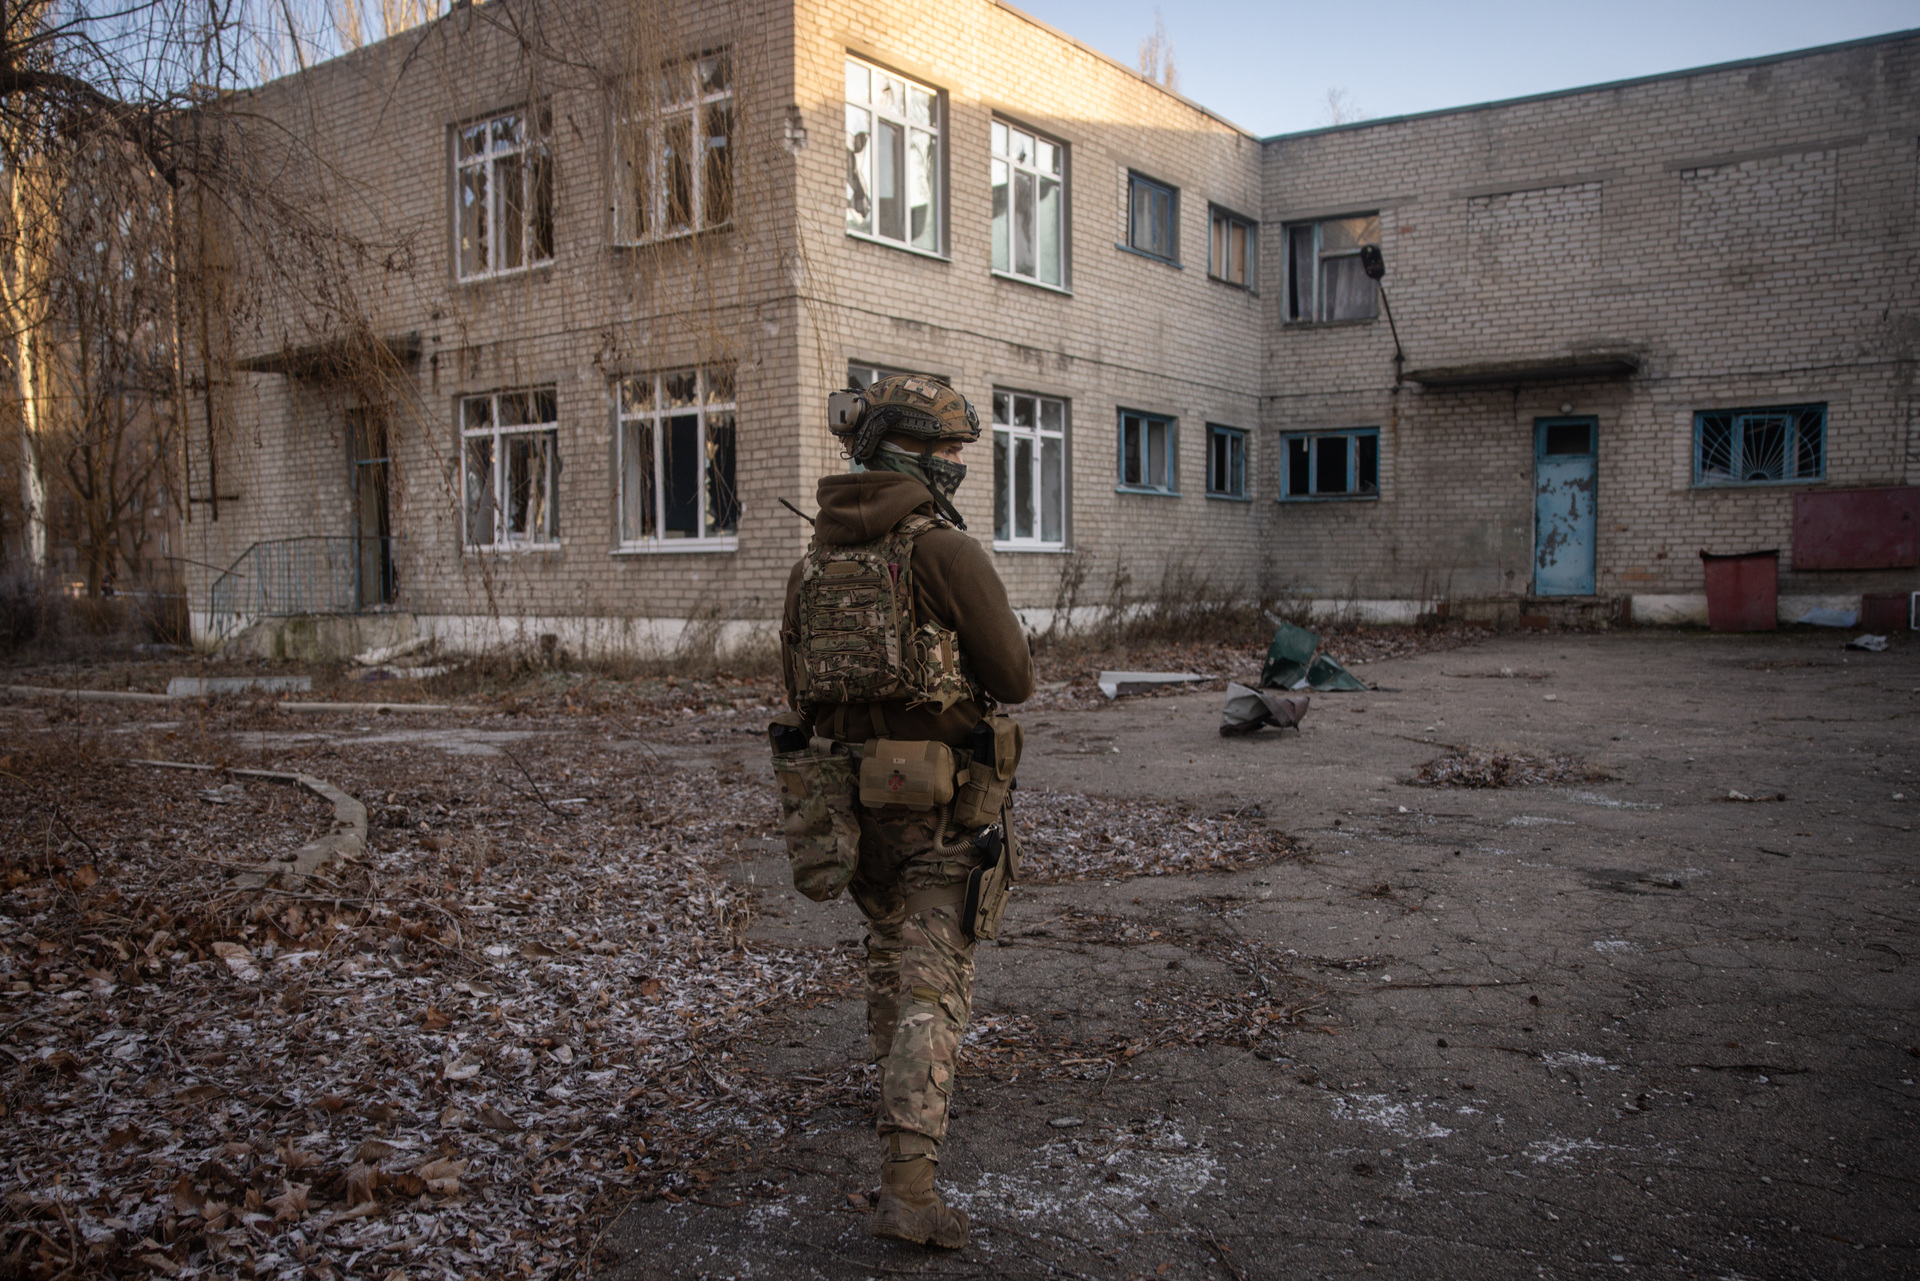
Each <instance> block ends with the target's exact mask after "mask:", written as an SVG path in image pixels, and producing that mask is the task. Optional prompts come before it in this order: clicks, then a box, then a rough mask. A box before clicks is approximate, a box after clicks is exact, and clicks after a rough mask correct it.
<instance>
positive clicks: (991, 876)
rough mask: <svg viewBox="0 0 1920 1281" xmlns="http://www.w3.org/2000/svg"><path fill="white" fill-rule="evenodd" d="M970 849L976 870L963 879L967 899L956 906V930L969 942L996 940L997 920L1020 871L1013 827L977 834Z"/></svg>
mask: <svg viewBox="0 0 1920 1281" xmlns="http://www.w3.org/2000/svg"><path fill="white" fill-rule="evenodd" d="M1005 817H1008V818H1011V817H1012V816H1011V815H1006V816H1005ZM973 848H974V850H975V851H976V852H977V854H978V856H979V858H980V866H979V867H976V868H975V869H974V870H973V872H972V874H971V875H969V876H968V877H967V896H966V898H964V899H962V900H961V903H960V928H961V929H963V930H965V931H966V932H967V936H968V937H969V938H974V939H993V938H998V937H999V936H1000V918H1001V917H1002V916H1004V915H1005V914H1006V911H1007V900H1008V899H1010V898H1012V897H1013V881H1014V877H1015V876H1016V875H1017V874H1018V873H1019V871H1020V842H1019V840H1018V838H1016V837H1015V836H1014V835H1013V825H1012V824H1011V823H1005V824H1002V825H1000V826H996V827H989V828H987V829H986V830H985V831H983V832H981V833H980V835H979V836H977V837H975V838H974V842H973Z"/></svg>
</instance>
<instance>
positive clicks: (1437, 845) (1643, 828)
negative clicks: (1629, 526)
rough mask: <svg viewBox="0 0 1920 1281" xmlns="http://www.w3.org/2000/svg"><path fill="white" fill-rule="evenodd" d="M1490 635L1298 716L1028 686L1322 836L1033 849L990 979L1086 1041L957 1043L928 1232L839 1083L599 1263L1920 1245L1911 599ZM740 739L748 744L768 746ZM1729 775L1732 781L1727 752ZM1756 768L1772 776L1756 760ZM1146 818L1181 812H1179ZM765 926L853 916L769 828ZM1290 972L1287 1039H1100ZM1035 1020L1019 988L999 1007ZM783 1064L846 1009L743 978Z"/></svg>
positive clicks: (1030, 763) (981, 993)
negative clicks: (1166, 859)
mask: <svg viewBox="0 0 1920 1281" xmlns="http://www.w3.org/2000/svg"><path fill="white" fill-rule="evenodd" d="M1842 639H1843V637H1841V636H1839V635H1837V634H1817V635H1809V634H1804V633H1792V634H1779V635H1761V636H1715V635H1706V634H1700V633H1658V632H1648V633H1615V634H1593V635H1585V634H1582V635H1572V634H1569V635H1552V634H1549V635H1515V636H1510V637H1505V638H1502V639H1499V640H1496V641H1493V642H1489V643H1486V644H1482V645H1479V646H1477V647H1474V648H1470V649H1465V650H1457V651H1453V652H1449V653H1442V654H1432V655H1426V656H1422V657H1418V658H1412V659H1403V660H1393V661H1389V662H1381V663H1375V664H1371V665H1368V666H1365V667H1363V668H1361V669H1359V674H1360V675H1361V676H1362V677H1363V678H1364V679H1366V680H1367V681H1369V682H1370V683H1373V684H1375V685H1377V686H1379V688H1378V689H1377V690H1375V691H1373V692H1369V693H1364V694H1343V695H1315V696H1314V700H1313V707H1312V710H1311V711H1310V712H1309V714H1308V716H1307V719H1306V722H1305V725H1304V727H1303V729H1302V730H1301V731H1299V732H1293V731H1287V732H1284V733H1282V732H1276V731H1273V730H1265V731H1262V732H1261V733H1260V734H1259V735H1257V736H1255V737H1253V738H1247V739H1222V738H1220V737H1219V736H1218V735H1217V733H1216V726H1217V724H1218V713H1219V704H1220V702H1221V695H1219V694H1211V693H1209V694H1180V695H1172V696H1163V697H1155V698H1147V699H1138V700H1122V701H1121V702H1118V703H1116V704H1114V705H1112V706H1108V707H1102V708H1098V709H1094V710H1090V711H1057V710H1056V711H1038V712H1033V713H1029V714H1026V715H1024V716H1023V717H1022V719H1023V720H1024V721H1025V722H1026V724H1027V725H1028V729H1029V748H1028V754H1027V760H1026V762H1025V764H1024V765H1023V767H1022V783H1023V784H1024V785H1026V786H1029V787H1046V788H1055V789H1060V790H1067V791H1077V792H1086V793H1097V794H1107V795H1122V796H1133V795H1149V796H1157V797H1169V798H1180V799H1185V800H1188V801H1191V802H1193V803H1195V804H1196V805H1199V806H1201V807H1203V808H1209V809H1216V810H1224V809H1237V810H1242V811H1245V810H1247V808H1248V807H1250V806H1253V805H1258V806H1259V807H1260V810H1259V812H1261V813H1264V815H1265V816H1266V817H1267V820H1268V821H1270V822H1272V823H1273V824H1275V825H1276V826H1277V827H1279V828H1281V829H1283V830H1284V831H1286V832H1287V833H1289V834H1290V835H1292V836H1294V837H1296V838H1298V839H1299V840H1300V841H1301V842H1302V843H1303V844H1304V845H1305V846H1306V847H1307V848H1308V850H1309V851H1310V853H1309V854H1308V856H1307V857H1305V858H1304V859H1301V860H1298V861H1287V862H1282V863H1278V864H1274V865H1271V866H1267V867H1262V868H1258V869H1254V870H1251V871H1247V872H1243V873H1238V874H1233V875H1213V876H1192V877H1184V876H1183V877H1173V876H1170V877H1159V878H1142V879H1136V880H1130V881H1124V882H1105V883H1099V882H1095V883H1083V884H1068V885H1056V886H1044V887H1028V888H1026V889H1023V890H1022V891H1021V892H1020V893H1019V894H1018V895H1017V896H1016V897H1015V899H1014V903H1013V907H1012V909H1011V910H1010V912H1009V916H1008V920H1007V922H1006V925H1005V926H1004V928H1003V938H1002V941H1001V943H1000V944H999V945H996V946H992V947H983V948H982V949H981V952H980V958H979V983H978V987H977V992H976V1021H989V1020H999V1021H1000V1022H1002V1023H1022V1025H1030V1026H1031V1027H1033V1028H1036V1029H1039V1030H1041V1031H1044V1032H1045V1033H1046V1034H1047V1035H1048V1036H1051V1037H1054V1038H1056V1040H1057V1041H1060V1042H1063V1043H1072V1044H1083V1045H1085V1046H1088V1047H1092V1048H1090V1050H1089V1052H1088V1053H1087V1054H1086V1055H1084V1056H1080V1057H1085V1058H1086V1059H1088V1060H1089V1061H1088V1062H1084V1063H1077V1062H1070V1061H1069V1060H1071V1059H1073V1058H1074V1057H1076V1056H1075V1055H1073V1054H1072V1053H1063V1052H1059V1051H1056V1052H1055V1055H1054V1059H1055V1064H1056V1066H1055V1068H1054V1070H1053V1072H1052V1074H1051V1075H1036V1074H1035V1071H1034V1069H1033V1068H1032V1066H1031V1065H1029V1066H1027V1067H1022V1068H1019V1069H1017V1070H1015V1069H1012V1068H1006V1067H1004V1066H1003V1067H1002V1068H1000V1069H995V1070H992V1071H985V1070H982V1071H976V1072H974V1073H973V1074H972V1075H969V1076H963V1077H962V1078H961V1081H960V1088H959V1091H958V1093H957V1095H956V1110H955V1121H954V1126H953V1133H952V1136H951V1139H950V1141H949V1143H948V1145H947V1148H946V1150H945V1153H944V1154H943V1161H942V1165H941V1180H942V1185H943V1187H944V1188H945V1189H947V1190H948V1192H949V1195H950V1197H951V1199H953V1200H954V1201H955V1202H956V1203H958V1204H960V1205H962V1206H963V1207H964V1208H966V1209H967V1210H968V1211H969V1213H970V1214H971V1215H972V1216H973V1218H974V1223H975V1232H974V1240H973V1243H972V1244H971V1245H970V1246H969V1248H968V1249H967V1250H965V1251H963V1252H960V1253H956V1254H940V1253H933V1252H928V1251H924V1250H921V1249H918V1248H915V1247H903V1246H896V1245H893V1244H887V1243H880V1242H876V1241H873V1240H871V1239H870V1238H869V1237H868V1236H867V1234H866V1228H867V1217H866V1211H865V1208H864V1205H863V1204H861V1203H860V1202H858V1201H857V1200H856V1197H855V1196H850V1195H849V1194H858V1193H861V1192H863V1191H865V1190H866V1189H868V1188H869V1187H871V1186H872V1185H873V1184H874V1183H875V1182H876V1176H875V1166H874V1158H875V1154H876V1148H875V1143H874V1140H873V1138H872V1135H871V1130H870V1121H869V1118H868V1117H867V1115H866V1113H865V1112H864V1110H863V1109H860V1108H857V1107H852V1106H848V1107H844V1108H839V1109H834V1110H829V1111H827V1112H823V1113H819V1114H816V1115H815V1116H814V1117H813V1118H812V1119H811V1121H810V1122H809V1123H808V1124H807V1125H806V1126H805V1127H804V1128H801V1129H797V1130H794V1131H792V1132H790V1133H789V1134H787V1135H786V1136H785V1137H784V1138H783V1139H781V1140H779V1141H777V1142H773V1143H770V1144H769V1145H768V1147H767V1149H766V1151H765V1152H764V1153H763V1154H762V1167H763V1168H762V1169H761V1170H760V1171H757V1172H751V1173H744V1172H743V1173H742V1174H740V1175H738V1176H737V1177H736V1179H735V1180H734V1181H733V1182H732V1183H728V1184H721V1185H716V1187H715V1189H714V1191H713V1193H712V1197H711V1198H710V1199H711V1201H712V1204H710V1205H701V1204H696V1203H693V1202H688V1203H684V1204H678V1205H676V1204H672V1203H669V1202H666V1201H655V1202H648V1203H644V1204H636V1205H633V1206H631V1207H629V1208H628V1209H627V1210H626V1211H625V1212H624V1213H623V1214H622V1215H621V1216H620V1217H619V1219H618V1220H617V1221H616V1222H615V1223H614V1224H613V1225H612V1227H611V1228H610V1229H609V1231H608V1232H607V1234H606V1235H605V1237H604V1238H603V1241H602V1249H603V1251H604V1254H603V1264H610V1265H611V1266H610V1267H608V1269H607V1270H608V1271H610V1272H611V1274H613V1275H617V1276H620V1277H635V1278H637V1277H692V1276H713V1277H832V1278H841V1277H846V1278H852V1277H868V1276H876V1275H900V1274H926V1275H937V1276H945V1275H952V1276H996V1277H998V1276H1009V1277H1023V1276H1055V1275H1060V1276H1086V1277H1100V1278H1108V1277H1112V1278H1126V1277H1213V1276H1218V1277H1242V1278H1255V1277H1262V1278H1264V1277H1276V1278H1277V1277H1289V1278H1291V1277H1349V1276H1360V1275H1367V1274H1375V1275H1393V1276H1397V1277H1436V1278H1439V1277H1446V1278H1458V1277H1461V1276H1474V1277H1509V1276H1511V1277H1527V1276H1586V1275H1606V1276H1644V1277H1673V1278H1680V1277H1740V1278H1774V1277H1779V1278H1789V1277H1791V1278H1801V1277H1816V1278H1823V1279H1827V1278H1842V1277H1895V1276H1913V1275H1916V1274H1920V1260H1917V1259H1916V1255H1915V1248H1916V1243H1920V1162H1917V1161H1916V1158H1915V1152H1916V1143H1915V1140H1916V1137H1920V1086H1917V1085H1916V1084H1915V1082H1916V1080H1917V1079H1920V1027H1916V1023H1917V1022H1920V1010H1917V1009H1916V999H1915V998H1916V984H1915V975H1916V973H1920V901H1917V900H1916V895H1915V881H1916V876H1917V875H1920V843H1917V842H1916V841H1915V839H1914V836H1913V819H1914V815H1915V812H1916V810H1917V809H1920V776H1917V775H1916V771H1917V770H1920V750H1917V749H1916V746H1915V732H1914V726H1915V723H1916V711H1920V644H1916V642H1915V640H1914V638H1912V637H1908V636H1896V637H1895V638H1894V644H1893V648H1892V649H1891V650H1889V651H1888V652H1886V653H1882V654H1869V653H1850V652H1846V651H1843V650H1842V649H1841V647H1840V645H1841V641H1842ZM1500 744H1508V745H1517V746H1522V747H1533V748H1538V749H1544V750H1549V751H1552V752H1556V753H1566V754H1571V755H1574V756H1577V757H1580V758H1583V759H1584V760H1585V761H1587V762H1588V763H1590V764H1592V765H1594V766H1597V767H1599V768H1600V769H1602V770H1604V771H1607V772H1608V773H1609V774H1611V777H1609V778H1604V779H1598V780H1595V781H1591V782H1583V783H1580V784H1577V785H1571V786H1565V787H1553V786H1541V787H1524V788H1508V789H1497V790H1462V789H1454V788H1432V787H1423V786H1417V785H1414V784H1413V783H1412V782H1411V779H1412V777H1413V775H1414V774H1415V772H1416V771H1417V770H1418V768H1419V767H1420V766H1421V765H1422V764H1423V763H1424V762H1426V761H1428V760H1430V759H1432V758H1433V757H1435V756H1437V755H1439V754H1440V753H1441V752H1443V751H1445V750H1446V748H1447V747H1448V746H1450V745H1453V746H1461V747H1468V746H1475V747H1487V746H1494V745H1500ZM753 760H754V767H755V768H761V769H764V768H765V762H764V759H763V758H759V757H755V758H753ZM1735 793H1737V794H1738V795H1739V796H1740V797H1745V798H1753V799H1734V798H1733V795H1732V794H1735ZM1780 797H1784V799H1777V798H1780ZM1169 839H1170V840H1177V839H1179V834H1178V833H1169ZM738 874H739V876H740V878H741V879H743V880H746V879H749V878H750V879H751V881H752V883H753V884H755V885H757V886H764V887H767V888H765V889H764V890H763V891H762V894H761V898H762V903H763V910H764V913H765V915H763V917H762V918H761V920H760V922H759V924H758V925H757V927H756V934H757V936H758V937H762V938H766V939H782V938H784V939H805V940H812V941H836V940H838V941H847V940H852V939H854V938H857V937H858V935H859V933H860V924H859V920H858V917H857V914H855V913H854V911H853V909H852V908H851V906H850V905H848V904H847V903H845V902H844V901H842V902H837V903H834V904H831V905H826V906H821V905H815V904H811V903H808V902H807V901H805V900H804V899H801V898H800V897H799V896H798V895H796V894H794V893H793V892H792V891H791V890H790V889H788V888H786V887H785V871H784V866H783V864H782V863H781V862H780V861H779V860H778V859H777V858H776V857H774V856H772V855H771V854H769V855H768V856H767V857H764V858H761V859H758V860H755V861H751V862H746V863H742V864H741V865H740V869H739V873H738ZM1252 991H1264V992H1266V993H1267V994H1268V995H1270V996H1271V995H1272V994H1274V993H1281V994H1283V995H1284V996H1285V997H1286V999H1287V1000H1288V1001H1290V1002H1292V1003H1293V1004H1294V1006H1295V1007H1296V1008H1297V1009H1298V1010H1299V1011H1301V1013H1300V1016H1299V1019H1298V1021H1297V1022H1295V1023H1292V1024H1289V1025H1288V1026H1287V1028H1286V1030H1285V1031H1284V1033H1283V1035H1282V1036H1281V1037H1280V1038H1279V1039H1278V1041H1277V1042H1274V1041H1271V1040H1262V1041H1260V1042H1257V1044H1261V1045H1274V1044H1277V1045H1278V1047H1279V1048H1278V1050H1277V1051H1275V1050H1273V1049H1260V1050H1258V1051H1257V1052H1256V1051H1250V1050H1248V1049H1245V1048H1238V1047H1236V1046H1233V1045H1228V1044H1205V1045H1200V1046H1191V1045H1161V1046H1157V1047H1156V1048H1152V1049H1149V1050H1147V1051H1145V1052H1144V1053H1140V1054H1138V1055H1136V1056H1134V1057H1132V1058H1124V1057H1121V1056H1119V1055H1115V1054H1112V1053H1110V1052H1108V1051H1107V1050H1101V1049H1100V1047H1111V1046H1112V1045H1113V1044H1115V1043H1116V1039H1120V1040H1124V1039H1126V1038H1129V1037H1133V1036H1136V1035H1137V1034H1139V1033H1140V1031H1141V1028H1142V1026H1143V1020H1144V1019H1146V1018H1147V1017H1148V1016H1149V1015H1152V1014H1156V1013H1157V1014H1158V1015H1160V1016H1164V1015H1166V1014H1167V1013H1168V1012H1169V1011H1171V1012H1172V1013H1174V1014H1175V1015H1178V1014H1179V1013H1180V1012H1181V1011H1183V1010H1188V1011H1193V1012H1195V1013H1197V1012H1199V1011H1201V1010H1203V1009H1205V1008H1207V1005H1206V1003H1207V1002H1208V1001H1216V1002H1219V1001H1225V1002H1228V1003H1231V1002H1232V1001H1233V1000H1235V999H1238V997H1239V996H1240V995H1243V994H1246V993H1249V992H1252ZM1023 1021H1024V1022H1023ZM740 1051H741V1053H742V1056H743V1057H745V1058H748V1059H750V1060H753V1061H756V1062H759V1063H761V1064H763V1065H764V1066H766V1067H767V1068H769V1069H771V1070H775V1071H780V1072H786V1073H790V1074H807V1073H818V1072H822V1071H826V1070H829V1069H836V1070H837V1069H840V1068H843V1067H845V1065H847V1064H848V1063H849V1062H853V1061H857V1059H858V1058H859V1057H860V1056H861V1055H862V1054H863V1053H864V1039H863V1036H862V1017H861V1012H860V1007H859V1006H858V1004H857V1003H855V1002H852V1001H846V1002H840V1003H836V1004H833V1005H828V1006H823V1007H820V1008H817V1009H813V1010H807V1011H799V1010H796V1011H793V1012H791V1013H790V1014H788V1015H786V1016H785V1017H783V1018H778V1019H775V1020H770V1021H768V1022H767V1023H766V1024H765V1026H764V1028H763V1034H762V1035H761V1036H760V1037H759V1038H758V1039H757V1040H756V1042H755V1043H754V1044H751V1045H742V1046H741V1047H740Z"/></svg>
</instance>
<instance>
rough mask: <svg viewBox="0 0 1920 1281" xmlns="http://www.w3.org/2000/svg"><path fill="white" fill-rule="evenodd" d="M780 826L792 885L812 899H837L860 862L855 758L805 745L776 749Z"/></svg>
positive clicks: (818, 901)
mask: <svg viewBox="0 0 1920 1281" xmlns="http://www.w3.org/2000/svg"><path fill="white" fill-rule="evenodd" d="M773 772H774V776H775V777H776V778H777V779H779V782H780V811H781V816H782V824H781V826H782V830H783V832H784V834H785V836H786V840H787V861H788V863H789V864H791V866H792V868H793V888H795V889H796V890H799V891H800V892H801V893H802V894H804V895H806V896H807V897H808V898H810V899H812V900H813V901H814V902H816V903H824V902H826V901H827V900H828V899H831V898H835V897H837V896H838V895H839V893H840V891H841V890H843V889H845V888H846V887H847V883H848V882H849V881H851V880H853V873H854V868H855V866H856V865H857V864H858V863H859V862H860V822H859V819H858V818H856V817H855V812H854V807H853V796H854V786H855V784H854V776H853V761H852V759H851V758H850V757H847V756H844V755H841V754H840V753H838V752H833V751H824V750H821V749H819V748H816V747H808V748H805V749H803V750H801V751H797V752H778V753H775V755H774V758H773Z"/></svg>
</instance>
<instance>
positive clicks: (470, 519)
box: [465, 436, 494, 547]
mask: <svg viewBox="0 0 1920 1281" xmlns="http://www.w3.org/2000/svg"><path fill="white" fill-rule="evenodd" d="M466 453H467V458H466V468H465V473H466V482H465V484H466V507H467V545H468V546H469V547H485V546H487V545H488V544H490V543H492V542H493V536H494V531H493V437H491V436H476V437H473V438H471V439H469V440H468V441H467V451H466Z"/></svg>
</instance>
